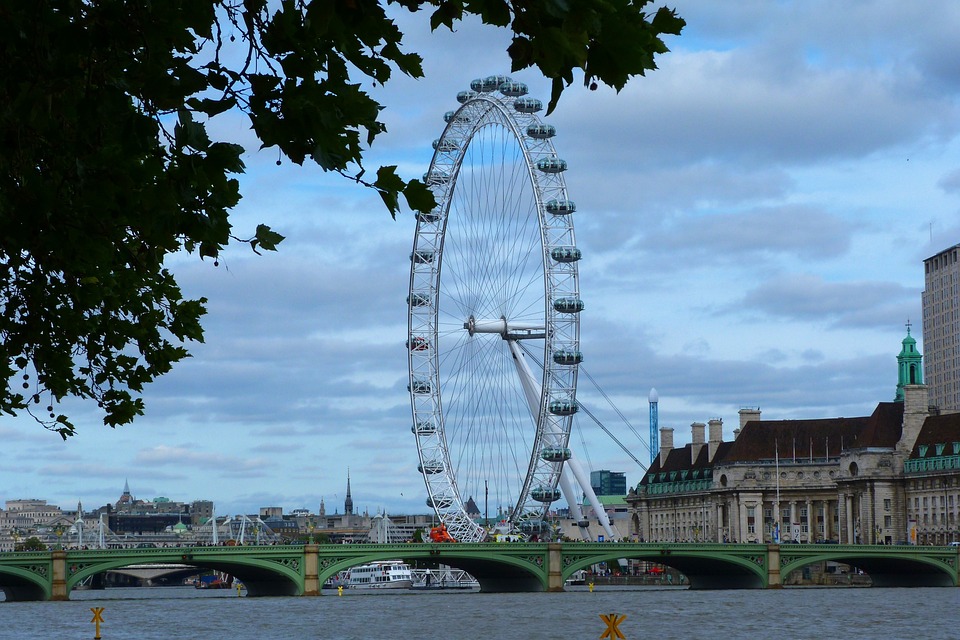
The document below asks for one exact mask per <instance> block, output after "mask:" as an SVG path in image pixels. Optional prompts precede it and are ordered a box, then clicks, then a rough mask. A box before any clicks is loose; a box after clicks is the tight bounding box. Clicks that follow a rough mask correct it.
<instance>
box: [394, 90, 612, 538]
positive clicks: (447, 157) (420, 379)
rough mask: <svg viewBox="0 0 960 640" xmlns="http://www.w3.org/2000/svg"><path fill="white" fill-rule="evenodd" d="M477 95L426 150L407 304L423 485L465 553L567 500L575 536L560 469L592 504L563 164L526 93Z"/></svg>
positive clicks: (539, 520) (537, 520)
mask: <svg viewBox="0 0 960 640" xmlns="http://www.w3.org/2000/svg"><path fill="white" fill-rule="evenodd" d="M470 87H471V89H470V90H469V91H461V92H460V93H459V94H458V95H457V101H458V102H459V103H460V107H459V108H458V109H457V110H456V111H450V112H448V113H446V114H445V116H444V120H445V121H446V127H445V128H444V130H443V134H442V135H441V136H440V138H439V139H437V140H435V141H434V143H433V147H434V155H433V159H432V161H431V163H430V168H429V170H428V171H427V173H426V175H425V176H424V180H425V182H426V183H427V185H428V186H429V187H430V188H431V189H432V191H433V193H434V196H435V198H436V201H437V203H438V204H437V206H436V208H434V209H433V210H432V211H430V212H429V213H426V214H420V215H419V216H418V221H417V228H416V233H415V238H414V243H413V252H412V253H411V255H410V262H411V267H410V287H409V295H408V298H407V302H408V310H409V315H408V318H409V319H408V340H407V352H408V354H409V390H410V402H411V409H412V417H413V427H412V430H413V433H414V435H415V436H416V441H417V449H418V451H419V458H420V465H419V471H420V473H421V474H422V475H423V479H424V482H425V485H426V489H427V496H428V497H427V505H428V506H430V507H432V508H433V509H434V511H435V512H436V513H437V515H438V517H439V518H440V519H441V521H442V522H443V523H444V524H445V525H446V527H447V529H448V531H449V532H450V534H451V535H453V537H454V538H456V539H457V540H460V541H464V542H471V541H473V542H476V541H481V540H483V539H485V538H486V536H487V530H486V529H485V528H484V526H483V523H487V524H489V522H490V521H493V520H497V521H500V522H502V523H507V524H508V525H509V526H510V527H511V528H512V529H514V530H519V531H521V532H524V533H527V534H531V535H534V534H543V533H545V532H546V530H547V528H548V526H549V525H548V523H547V513H548V511H549V509H550V505H551V504H552V503H553V502H555V501H557V500H559V499H560V497H561V493H562V494H564V497H565V498H566V499H567V502H568V504H569V505H570V506H571V508H572V509H573V510H574V513H575V515H574V517H575V518H577V519H579V520H581V521H582V516H580V515H579V510H578V509H576V508H575V505H576V499H575V495H576V494H574V492H573V488H572V486H573V485H572V484H571V480H570V478H569V475H568V474H567V473H565V472H564V469H569V470H570V471H572V472H573V473H574V474H575V476H576V480H577V482H578V484H580V486H581V487H583V488H584V489H586V490H587V493H588V495H589V494H591V493H592V491H589V487H590V483H589V480H588V479H586V478H585V477H584V476H583V472H582V471H581V470H580V469H579V466H578V465H576V464H575V460H573V458H572V453H571V451H570V448H569V446H568V441H569V438H570V429H571V423H572V420H573V415H574V414H575V413H576V412H577V409H578V405H577V399H576V391H577V372H578V365H579V364H580V362H581V360H582V355H581V352H580V348H579V346H580V345H579V341H580V337H579V336H580V320H579V314H580V311H582V310H583V308H584V303H583V301H582V299H581V297H580V286H579V276H578V271H577V262H578V261H579V259H580V255H581V253H580V250H579V249H578V248H577V245H576V241H575V237H574V229H573V216H572V214H573V213H574V211H575V210H576V206H575V204H574V203H573V202H572V201H571V200H570V199H569V198H568V196H567V188H566V184H565V182H564V178H563V173H564V171H565V170H566V168H567V163H566V162H565V161H564V160H562V159H561V158H560V157H558V156H557V153H556V150H555V149H554V146H553V142H552V138H553V137H554V135H555V134H556V130H555V128H554V127H553V126H552V125H549V124H544V123H542V122H541V121H540V119H539V117H538V116H537V115H536V114H537V112H538V111H541V110H542V109H543V105H542V103H541V102H540V100H537V99H534V98H530V97H527V96H526V94H527V87H526V85H524V84H523V83H520V82H514V81H512V80H511V79H510V78H508V77H506V76H489V77H487V78H483V79H478V80H474V81H473V82H472V83H471V84H470ZM561 489H562V491H561ZM471 500H472V503H471ZM594 501H595V498H594ZM468 505H470V506H473V505H476V509H475V510H474V509H471V508H468ZM471 511H473V513H470V512H471ZM599 511H600V513H601V514H602V509H601V510H599ZM478 514H479V517H478ZM601 520H605V514H603V515H602V516H601ZM584 525H585V523H584V522H581V526H584ZM606 528H607V530H608V531H609V526H607V527H606Z"/></svg>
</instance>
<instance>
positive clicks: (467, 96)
mask: <svg viewBox="0 0 960 640" xmlns="http://www.w3.org/2000/svg"><path fill="white" fill-rule="evenodd" d="M476 97H477V92H476V91H461V92H460V93H458V94H457V102H459V103H460V104H465V103H467V102H470V101H471V100H473V99H474V98H476Z"/></svg>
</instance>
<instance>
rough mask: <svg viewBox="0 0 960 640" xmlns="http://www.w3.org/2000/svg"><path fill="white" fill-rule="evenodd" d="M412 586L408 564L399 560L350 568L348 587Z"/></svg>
mask: <svg viewBox="0 0 960 640" xmlns="http://www.w3.org/2000/svg"><path fill="white" fill-rule="evenodd" d="M412 586H413V574H412V573H411V571H410V565H408V564H406V563H405V562H402V561H400V560H385V561H382V562H371V563H369V564H363V565H360V566H358V567H353V568H352V569H350V573H349V575H348V576H347V587H348V588H349V589H409V588H410V587H412Z"/></svg>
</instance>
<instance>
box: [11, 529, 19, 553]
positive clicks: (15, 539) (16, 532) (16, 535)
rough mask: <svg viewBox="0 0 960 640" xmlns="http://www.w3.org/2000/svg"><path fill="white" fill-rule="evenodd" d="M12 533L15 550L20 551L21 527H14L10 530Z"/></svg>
mask: <svg viewBox="0 0 960 640" xmlns="http://www.w3.org/2000/svg"><path fill="white" fill-rule="evenodd" d="M10 535H11V536H13V550H14V551H18V549H17V547H18V546H20V529H19V528H17V527H14V528H13V529H11V530H10Z"/></svg>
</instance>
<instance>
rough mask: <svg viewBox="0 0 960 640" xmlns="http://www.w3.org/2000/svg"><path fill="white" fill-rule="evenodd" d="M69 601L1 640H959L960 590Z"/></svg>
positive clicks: (16, 618)
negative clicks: (611, 634)
mask: <svg viewBox="0 0 960 640" xmlns="http://www.w3.org/2000/svg"><path fill="white" fill-rule="evenodd" d="M71 598H72V600H71V601H69V602H0V638H17V639H18V640H33V639H35V638H36V639H38V640H40V639H43V640H47V639H50V638H56V639H58V640H59V639H69V640H73V639H74V638H85V639H90V638H93V637H94V625H93V623H92V622H91V620H92V617H93V614H92V613H91V611H90V609H91V607H103V614H102V616H103V623H102V624H101V629H100V634H101V638H102V639H103V640H130V639H137V640H151V639H158V640H159V639H163V640H170V639H171V638H229V639H230V640H246V639H248V638H249V639H251V640H254V639H258V640H259V639H270V640H274V639H282V640H308V639H309V640H313V639H315V638H331V639H335V640H361V639H362V640H370V639H376V638H384V639H390V640H393V639H398V640H411V639H413V638H428V639H430V640H434V639H436V640H453V639H459V638H464V639H469V640H473V639H476V640H480V639H492V640H539V639H541V638H542V639H544V640H553V639H554V638H556V639H562V640H587V639H590V638H599V637H600V636H601V634H603V632H604V631H605V630H606V624H605V623H604V622H603V620H601V618H600V615H601V614H607V613H619V614H623V615H626V616H627V617H626V619H625V620H624V621H623V622H622V623H620V625H619V629H620V631H621V632H622V633H623V635H624V636H625V638H626V640H638V639H641V638H642V639H644V640H647V639H655V640H670V639H673V638H676V639H677V640H691V639H698V638H705V639H706V638H709V639H720V640H735V639H739V638H749V639H750V640H766V639H768V638H778V640H779V639H782V640H792V639H794V638H816V639H821V638H830V639H842V638H851V637H854V638H870V639H871V640H888V639H889V640H903V639H905V638H923V639H924V640H933V639H937V638H945V639H946V638H950V639H954V638H957V637H958V635H957V634H958V633H960V631H958V628H957V626H956V620H957V619H958V618H957V610H958V604H960V599H958V598H960V589H956V588H917V589H881V588H806V589H804V588H795V589H783V590H777V591H761V590H749V591H688V590H685V589H680V588H655V587H597V588H596V589H594V591H593V592H592V593H591V592H590V591H589V590H588V589H587V588H585V587H583V588H579V587H575V588H573V589H569V590H568V591H567V592H566V593H511V594H485V593H476V592H459V591H448V592H436V591H435V592H408V591H403V592H394V593H386V592H378V593H371V592H366V593H364V592H355V591H354V592H351V591H346V592H344V595H343V596H340V597H338V596H337V595H336V592H335V591H331V592H324V595H323V596H321V597H319V598H246V597H238V596H237V594H236V592H235V591H229V590H223V591H197V590H196V589H193V588H189V587H157V588H145V587H144V588H116V589H107V590H105V591H76V592H74V593H72V594H71Z"/></svg>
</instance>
